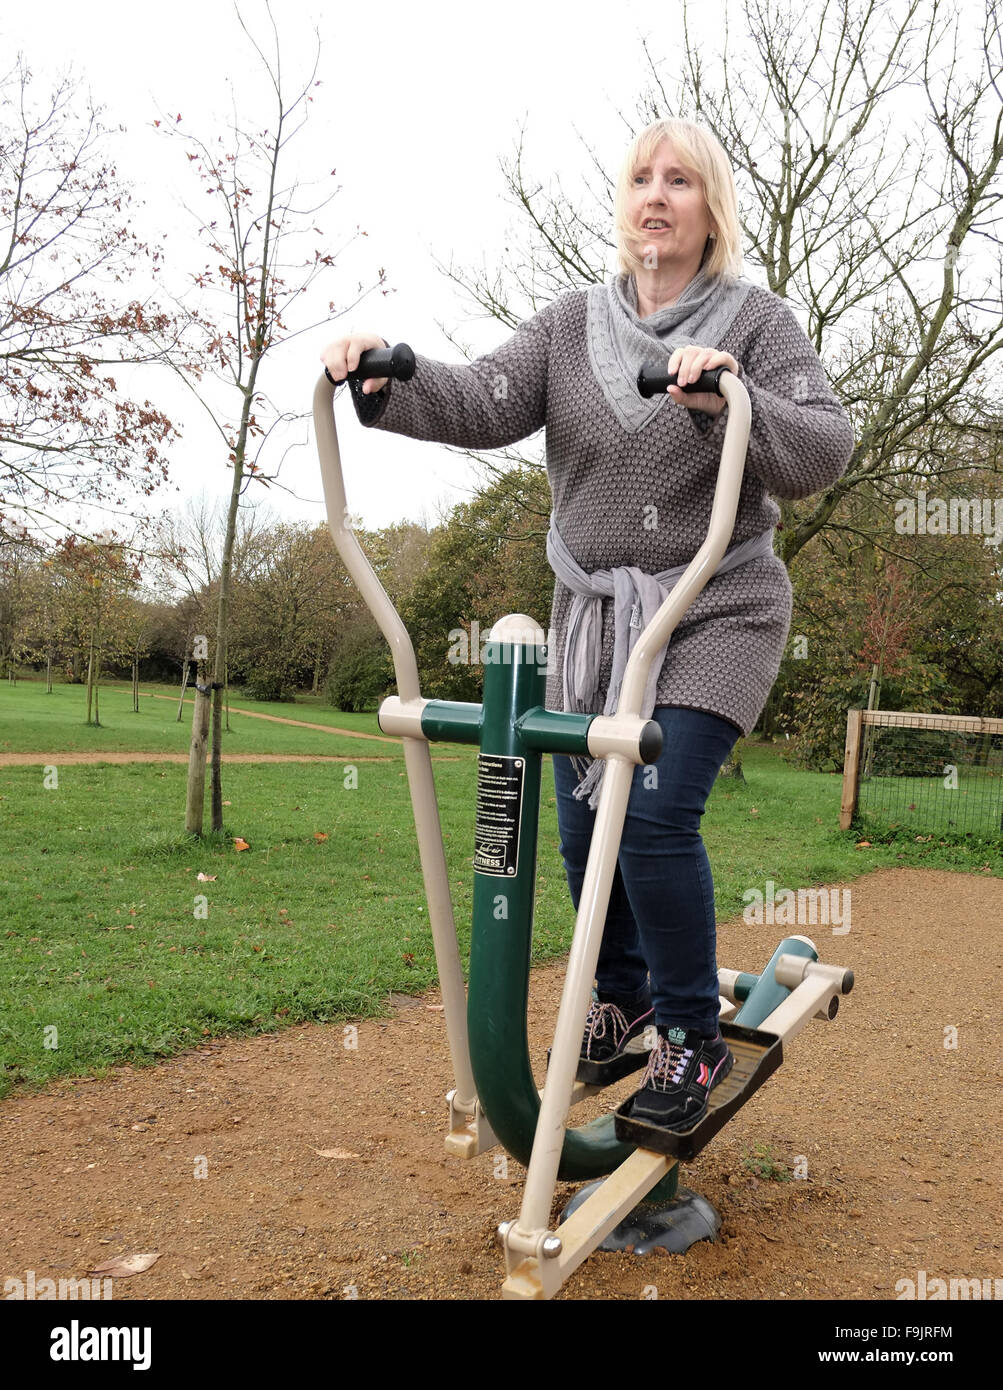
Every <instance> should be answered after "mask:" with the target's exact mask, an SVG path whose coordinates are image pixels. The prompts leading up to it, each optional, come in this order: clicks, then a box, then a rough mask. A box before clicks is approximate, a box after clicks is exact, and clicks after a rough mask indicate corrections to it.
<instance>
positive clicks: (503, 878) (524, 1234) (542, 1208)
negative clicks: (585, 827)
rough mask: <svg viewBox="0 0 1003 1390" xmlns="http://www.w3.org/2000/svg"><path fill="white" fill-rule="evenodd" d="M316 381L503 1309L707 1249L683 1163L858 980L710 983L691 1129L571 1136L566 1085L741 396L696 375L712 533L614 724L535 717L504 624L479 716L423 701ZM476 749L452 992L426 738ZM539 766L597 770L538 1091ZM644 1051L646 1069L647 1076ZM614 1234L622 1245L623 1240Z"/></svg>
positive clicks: (730, 974)
mask: <svg viewBox="0 0 1003 1390" xmlns="http://www.w3.org/2000/svg"><path fill="white" fill-rule="evenodd" d="M414 373H415V358H414V354H413V352H412V351H411V349H410V348H409V347H407V345H406V344H403V343H400V344H398V345H397V346H396V347H394V348H386V349H383V348H377V349H372V350H370V351H368V352H364V353H363V354H362V356H361V358H360V361H359V367H358V369H357V371H356V372H354V373H352V374H351V377H352V378H353V379H354V380H355V381H356V382H359V381H362V380H364V379H366V378H373V377H391V378H394V379H395V380H398V381H401V382H406V381H409V380H410V379H411V377H412V376H413V375H414ZM674 381H675V377H674V376H669V375H668V373H667V371H666V370H665V366H664V364H662V365H657V366H653V367H644V368H642V370H641V372H640V374H639V376H638V389H639V391H640V392H641V394H642V395H646V396H651V395H653V394H654V393H655V392H656V391H664V390H665V388H666V386H667V385H668V384H669V383H673V382H674ZM340 384H341V383H335V382H334V381H333V380H332V378H331V377H330V376H329V375H328V373H327V372H326V371H325V373H324V376H322V377H321V378H320V380H319V382H318V383H317V387H316V390H315V392H314V402H313V411H314V424H315V429H316V434H317V447H318V452H319V455H320V466H321V474H322V478H323V484H324V498H325V503H326V507H327V515H328V522H329V525H330V529H331V535H332V536H333V538H334V543H335V545H336V546H337V549H338V553H339V555H340V556H341V558H342V561H343V562H344V564H345V568H346V569H347V570H348V572H349V574H350V575H351V577H352V579H353V580H354V581H355V583H356V584H357V585H358V587H359V590H360V591H361V593H362V596H363V598H364V599H365V601H366V603H367V605H368V607H369V609H370V611H371V612H372V614H373V617H374V618H375V619H376V621H377V623H378V624H379V626H380V629H381V630H382V632H383V634H384V636H385V637H386V639H387V641H388V642H389V644H390V650H391V653H392V656H393V663H394V672H395V675H396V679H397V691H398V693H397V694H396V695H394V696H390V697H389V698H388V699H386V700H384V701H383V703H382V704H381V705H380V709H379V715H378V719H379V726H380V728H381V729H382V730H383V732H384V733H386V734H396V735H399V736H400V737H401V738H402V740H403V745H404V759H405V765H406V768H407V774H408V782H409V786H410V790H411V802H412V806H413V809H414V821H415V829H416V832H417V837H418V848H419V855H420V859H421V867H422V874H423V876H424V881H425V892H426V895H427V899H428V911H429V922H430V924H431V930H432V940H433V944H434V948H435V957H436V965H437V968H438V973H439V983H440V987H441V990H442V1002H443V1007H444V1014H445V1021H446V1030H447V1036H448V1041H449V1050H450V1055H451V1060H452V1066H453V1079H454V1084H453V1088H452V1090H450V1092H449V1094H448V1095H447V1097H446V1099H447V1104H448V1107H449V1129H448V1132H447V1134H446V1140H445V1142H446V1148H447V1150H448V1151H449V1152H450V1153H451V1154H454V1155H457V1156H458V1157H461V1158H472V1157H474V1156H475V1155H477V1154H480V1153H484V1152H485V1151H486V1150H488V1149H490V1148H492V1147H493V1146H494V1145H496V1144H501V1145H503V1146H504V1148H505V1149H506V1150H507V1151H508V1152H509V1154H511V1155H512V1156H513V1157H514V1158H516V1159H517V1160H518V1161H519V1162H520V1163H522V1164H524V1165H526V1167H527V1169H528V1171H527V1175H526V1185H525V1189H524V1193H523V1200H522V1209H521V1211H520V1213H519V1217H518V1219H517V1220H512V1221H506V1222H504V1223H503V1224H502V1225H501V1226H499V1236H500V1238H501V1241H502V1244H503V1246H504V1250H505V1264H506V1271H507V1277H506V1279H505V1281H504V1284H503V1286H502V1294H503V1297H505V1298H551V1297H553V1295H554V1294H555V1293H556V1292H557V1291H558V1289H559V1288H560V1287H561V1285H562V1284H563V1283H564V1281H565V1280H566V1279H567V1278H568V1276H569V1275H570V1274H571V1273H572V1272H573V1271H574V1270H575V1269H576V1268H577V1267H578V1265H580V1264H581V1263H582V1261H583V1260H585V1259H586V1258H587V1256H588V1255H589V1254H591V1252H592V1251H593V1250H595V1249H596V1248H597V1247H598V1246H600V1245H602V1244H603V1242H605V1241H607V1239H608V1238H609V1240H611V1241H612V1242H613V1244H612V1247H610V1246H609V1245H607V1246H605V1247H604V1248H622V1247H623V1245H625V1244H628V1243H629V1244H631V1245H632V1246H633V1247H634V1249H635V1251H636V1252H637V1253H643V1252H644V1250H645V1249H648V1248H651V1246H653V1245H655V1244H666V1245H668V1246H669V1248H672V1249H676V1250H684V1249H686V1248H687V1247H688V1245H690V1244H691V1243H692V1242H693V1240H695V1239H700V1238H703V1237H706V1236H713V1234H714V1233H715V1230H716V1226H717V1224H718V1223H717V1220H716V1213H714V1211H713V1208H711V1207H710V1206H709V1204H707V1203H705V1202H703V1199H702V1198H698V1197H696V1196H695V1194H690V1193H684V1192H681V1191H680V1189H679V1187H678V1174H679V1166H678V1165H679V1162H680V1160H682V1161H685V1160H688V1159H692V1158H694V1157H695V1156H696V1155H697V1154H698V1153H699V1152H700V1150H701V1149H702V1148H703V1147H704V1146H705V1145H706V1144H707V1143H708V1141H709V1140H710V1139H711V1138H712V1137H713V1136H714V1134H716V1133H717V1132H718V1131H719V1130H720V1129H721V1128H722V1126H723V1125H724V1124H725V1123H726V1122H727V1121H728V1120H729V1119H730V1118H731V1116H732V1115H733V1114H734V1113H735V1112H736V1111H737V1110H738V1109H739V1108H740V1107H741V1106H742V1105H743V1104H744V1103H745V1102H746V1101H747V1100H748V1099H749V1097H750V1096H751V1095H752V1094H753V1093H754V1092H755V1091H756V1090H757V1089H758V1087H759V1086H761V1085H762V1083H763V1081H765V1080H766V1078H767V1077H768V1076H769V1075H770V1074H771V1073H772V1072H773V1071H775V1070H776V1068H777V1067H778V1066H779V1065H780V1063H781V1060H782V1056H783V1048H784V1045H785V1044H787V1043H789V1042H790V1041H791V1039H793V1038H794V1037H795V1036H796V1035H797V1034H798V1033H799V1032H800V1031H801V1029H802V1028H803V1027H805V1025H806V1024H807V1023H808V1022H809V1020H810V1019H812V1018H819V1019H832V1018H834V1017H835V1015H836V1010H837V1008H838V1006H839V996H840V995H841V994H848V993H849V991H850V989H851V988H852V986H853V974H852V972H851V971H849V970H845V969H843V968H842V967H839V966H834V965H825V964H823V963H822V962H821V961H819V959H818V952H817V951H816V949H815V947H814V945H813V944H812V942H811V941H810V940H808V938H807V937H802V936H792V937H787V938H786V939H785V940H783V941H781V943H780V944H779V946H778V947H777V949H776V950H775V951H774V953H773V955H772V957H771V958H770V960H769V962H768V964H767V965H766V967H765V968H764V969H763V971H762V973H761V974H759V975H755V974H750V973H747V972H744V971H736V970H723V969H722V970H719V972H718V981H719V990H720V994H721V1020H722V1022H721V1031H722V1033H723V1034H724V1036H725V1038H726V1040H727V1042H728V1044H729V1046H730V1048H731V1050H732V1052H733V1054H734V1056H735V1065H734V1067H733V1068H732V1070H731V1072H730V1074H729V1075H728V1076H727V1078H725V1080H724V1081H722V1082H721V1083H720V1085H718V1086H717V1087H715V1089H714V1090H713V1091H712V1092H711V1095H710V1102H709V1108H708V1110H707V1113H706V1115H705V1116H704V1118H703V1119H702V1120H700V1121H699V1122H698V1123H697V1124H696V1125H695V1126H694V1128H693V1129H691V1130H689V1131H687V1132H686V1133H684V1134H672V1133H669V1132H667V1131H665V1130H662V1129H659V1128H658V1127H657V1126H653V1125H647V1124H644V1123H642V1122H640V1121H639V1120H636V1119H632V1118H631V1116H630V1114H629V1101H627V1102H624V1104H622V1105H621V1106H620V1107H619V1108H618V1110H617V1111H616V1113H615V1114H607V1115H604V1116H602V1117H601V1118H599V1119H598V1120H593V1121H592V1122H591V1123H589V1124H586V1125H584V1126H582V1127H581V1128H578V1129H573V1128H569V1127H568V1116H569V1113H570V1110H571V1108H572V1107H573V1106H574V1105H576V1104H578V1103H579V1102H580V1101H582V1100H584V1099H586V1098H587V1097H589V1096H593V1095H595V1094H597V1093H598V1092H599V1091H600V1090H601V1089H602V1088H601V1087H599V1086H595V1085H590V1084H587V1083H585V1082H582V1081H578V1080H576V1072H577V1070H578V1062H579V1053H580V1049H581V1040H582V1035H583V1033H584V1029H585V1018H586V1014H587V1011H588V1007H589V1001H590V997H591V991H592V984H593V980H594V977H595V970H596V963H597V961H598V958H599V948H600V944H601V941H602V932H603V926H604V923H605V920H606V911H607V907H608V904H609V895H610V889H611V886H612V882H613V875H614V872H615V868H616V861H617V854H618V851H619V845H620V838H621V835H622V833H623V823H624V818H625V816H626V811H627V803H628V798H629V794H630V789H631V784H632V779H633V775H634V768H635V767H637V766H639V765H642V764H646V763H653V762H655V761H657V759H658V757H659V755H660V753H661V749H662V731H661V727H660V725H659V724H658V723H657V721H655V720H644V719H642V718H641V716H640V712H639V711H640V708H641V700H642V698H643V694H644V690H645V686H646V682H647V677H648V671H649V669H650V666H651V662H652V659H653V658H654V656H655V654H656V653H657V652H658V651H659V650H660V649H661V648H662V646H664V644H665V643H666V642H667V641H668V640H669V638H670V636H671V634H672V632H673V631H674V630H675V628H676V626H677V624H678V623H679V621H680V619H681V617H682V615H683V614H684V613H685V611H686V610H687V608H688V607H689V606H690V604H691V603H692V602H693V601H694V599H695V598H696V597H697V596H698V594H699V593H700V592H701V590H702V589H703V588H704V586H705V584H706V583H707V582H708V580H709V579H710V578H711V577H712V576H713V574H714V572H715V570H716V569H717V566H718V564H719V562H720V560H721V558H722V556H723V555H724V552H725V550H726V549H727V546H728V543H729V540H730V538H731V535H732V532H733V530H734V526H735V515H736V512H737V509H738V497H739V490H740V488H741V483H742V475H743V473H744V470H745V455H746V449H747V447H748V439H749V428H750V423H751V408H750V404H749V396H748V393H747V391H746V390H745V387H744V386H743V385H742V383H741V382H740V381H739V380H738V378H737V377H735V376H734V375H733V374H732V373H730V372H728V371H727V370H726V369H725V368H717V369H715V370H714V371H711V372H705V373H704V374H703V375H702V376H701V377H700V378H699V380H698V381H696V382H694V383H692V384H691V385H689V386H687V387H686V388H685V389H686V390H688V391H714V392H716V393H717V394H719V395H721V396H723V397H724V399H725V400H726V401H727V404H728V421H727V428H726V431H725V438H724V443H723V446H722V452H721V463H720V467H719V470H718V477H717V484H716V488H715V492H714V501H713V505H712V508H711V517H710V524H709V528H708V532H707V536H706V539H705V540H704V542H703V544H702V545H701V547H700V549H699V550H698V551H697V553H696V555H695V556H694V557H693V559H692V561H691V562H690V564H689V566H688V567H687V569H686V571H685V573H684V574H683V575H682V577H681V578H680V579H679V581H678V582H677V583H676V584H675V586H674V587H673V588H672V589H671V591H670V592H669V593H668V594H667V596H666V598H665V601H664V603H663V604H662V606H661V607H660V608H659V610H658V612H657V613H656V615H655V617H654V618H653V619H652V620H651V622H650V623H649V624H648V626H647V628H646V629H645V630H644V631H643V632H642V633H641V634H640V636H639V637H638V639H637V641H636V643H635V646H634V649H633V651H632V652H631V654H630V658H629V660H628V662H627V667H626V670H625V672H624V677H623V685H622V689H621V694H620V700H619V704H618V709H617V712H616V714H615V715H612V716H609V717H607V716H604V715H599V714H582V713H578V714H572V713H564V712H559V711H556V710H548V709H546V708H544V699H545V695H546V669H547V661H548V648H547V641H546V638H545V635H544V633H543V631H542V630H541V628H540V627H539V626H538V624H537V623H536V622H535V621H534V620H533V619H532V618H530V617H527V616H526V615H525V614H521V613H514V614H513V613H510V614H508V615H506V616H505V617H503V618H501V619H500V620H499V621H498V622H496V623H495V624H494V626H493V627H492V629H491V631H490V633H489V634H488V637H487V640H486V643H485V649H484V656H483V660H484V691H483V693H484V698H483V703H482V704H472V703H466V702H462V701H454V700H429V699H425V698H424V697H423V696H422V694H421V691H420V689H419V685H418V667H417V663H416V661H415V655H414V647H413V646H412V643H411V639H410V637H409V636H408V634H407V631H406V630H405V628H404V625H403V623H402V621H401V618H400V615H399V614H398V613H397V611H396V609H395V608H394V606H393V604H392V603H391V602H390V599H389V598H388V596H387V594H386V592H385V590H384V589H383V586H382V585H381V584H380V582H379V580H378V578H377V577H376V574H375V572H374V571H373V568H372V566H371V565H370V563H369V561H368V560H367V559H366V556H365V554H364V553H363V551H362V549H361V547H360V545H359V543H358V540H357V539H356V537H355V535H354V533H353V531H352V529H351V526H350V523H349V513H348V507H347V503H346V499H345V485H344V479H343V476H342V470H341V457H340V453H339V449H338V435H337V429H336V426H335V420H334V391H335V387H336V385H340ZM443 741H445V742H451V743H471V744H476V745H477V746H478V748H479V750H480V751H479V753H478V758H477V808H476V825H475V831H474V854H473V868H474V894H473V924H472V934H471V945H470V972H469V983H468V986H467V988H466V989H465V988H464V981H463V972H462V969H461V966H460V957H459V949H458V946H457V939H456V927H455V923H454V919H453V904H452V899H451V896H450V891H449V881H448V874H447V868H446V856H445V851H444V848H443V841H442V830H441V826H440V822H439V814H438V803H437V800H436V794H435V782H434V777H433V772H432V761H431V755H430V752H429V744H430V743H436V742H443ZM544 753H565V754H576V755H583V756H585V755H587V756H590V757H592V758H605V759H606V762H607V766H606V769H605V773H604V777H603V786H602V792H601V796H600V800H599V806H598V810H597V813H596V821H595V827H594V830H593V835H592V842H591V847H590V851H589V857H588V863H587V867H586V871H585V880H584V883H583V886H582V893H581V899H580V903H579V909H578V915H577V920H576V924H575V931H574V937H573V940H572V945H571V952H570V956H569V958H568V966H567V972H566V975H565V980H564V989H563V993H562V996H561V1004H560V1010H559V1012H558V1017H557V1026H556V1031H555V1034H554V1041H553V1046H552V1048H551V1050H550V1056H549V1062H548V1066H547V1072H546V1085H545V1086H544V1088H543V1089H542V1090H538V1088H537V1086H536V1083H535V1081H534V1079H533V1070H532V1066H531V1063H530V1056H529V1045H528V1039H527V1030H526V1011H527V1003H528V993H529V968H530V953H531V943H532V929H533V905H534V896H535V883H536V845H537V829H538V822H539V808H540V780H541V764H542V758H543V754H544ZM645 1060H646V1055H640V1054H639V1056H638V1066H639V1067H640V1066H642V1065H643V1064H644V1062H645ZM581 1179H603V1181H601V1182H594V1183H593V1184H592V1185H591V1186H590V1187H588V1188H586V1189H585V1190H584V1192H580V1193H578V1194H577V1195H576V1197H575V1199H574V1201H573V1202H572V1203H571V1204H570V1205H569V1207H568V1208H567V1209H566V1210H565V1213H564V1217H565V1219H564V1220H563V1221H562V1222H561V1223H560V1224H559V1225H558V1227H557V1229H556V1230H551V1229H550V1214H551V1207H552V1203H553V1197H554V1189H555V1185H556V1183H557V1182H558V1181H576V1180H581ZM618 1229H619V1231H620V1236H619V1241H617V1236H616V1232H617V1230H618Z"/></svg>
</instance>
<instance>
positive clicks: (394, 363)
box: [324, 343, 415, 386]
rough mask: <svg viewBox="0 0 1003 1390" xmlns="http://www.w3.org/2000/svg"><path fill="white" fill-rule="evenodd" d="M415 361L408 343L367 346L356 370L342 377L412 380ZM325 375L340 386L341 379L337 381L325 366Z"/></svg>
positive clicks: (333, 384)
mask: <svg viewBox="0 0 1003 1390" xmlns="http://www.w3.org/2000/svg"><path fill="white" fill-rule="evenodd" d="M414 370H415V361H414V353H413V352H412V351H411V349H410V348H409V347H408V345H407V343H398V344H397V345H396V346H395V347H382V348H367V349H366V351H365V352H363V353H362V354H361V355H360V356H359V365H358V366H357V367H356V369H355V371H354V372H349V373H348V376H347V377H342V379H341V380H342V381H368V380H370V379H371V378H373V377H379V376H388V377H392V378H393V379H394V381H410V380H411V378H412V377H413V376H414ZM324 372H325V375H326V376H327V379H328V381H329V382H330V383H331V385H332V386H340V385H341V381H335V379H334V377H333V376H332V375H331V373H330V372H329V371H328V370H327V368H326V367H325V368H324Z"/></svg>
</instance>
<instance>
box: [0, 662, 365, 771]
mask: <svg viewBox="0 0 1003 1390" xmlns="http://www.w3.org/2000/svg"><path fill="white" fill-rule="evenodd" d="M141 690H142V691H143V692H149V693H148V694H141V695H140V701H139V706H140V707H139V713H138V714H137V713H135V711H134V710H133V708H132V689H131V686H130V685H129V684H128V683H126V682H116V683H114V684H112V685H109V686H107V687H105V686H102V687H101V691H100V713H101V726H100V727H98V728H95V727H93V726H88V725H87V723H86V722H85V720H86V714H87V696H86V692H85V690H84V688H83V686H79V685H55V686H54V687H53V689H52V693H51V694H46V691H45V683H44V681H38V680H35V681H24V680H19V681H18V683H17V685H15V686H11V685H8V684H7V683H6V682H3V683H0V753H48V752H60V753H84V752H91V753H101V752H105V753H124V752H138V753H187V752H188V745H189V743H190V742H191V731H192V708H193V706H192V700H191V697H190V696H189V697H187V700H186V703H185V707H184V710H183V712H182V716H181V722H180V723H179V722H178V718H177V714H178V696H179V694H180V690H179V688H178V687H176V686H175V687H171V686H167V685H148V684H144V685H143V686H142V687H141ZM155 695H167V696H170V697H171V698H170V699H156V698H153V697H154V696H155ZM238 707H239V708H241V709H247V710H251V711H253V712H254V713H258V714H273V715H278V716H279V717H280V718H282V719H299V720H303V721H304V722H306V723H310V724H326V725H329V726H330V727H331V728H332V729H335V728H337V729H351V730H359V731H361V732H364V733H372V734H379V733H380V729H379V725H378V724H377V722H376V715H375V714H344V713H342V712H341V711H340V710H335V709H332V708H331V706H330V705H326V704H323V703H321V701H320V700H319V699H318V698H311V697H305V698H304V699H303V700H302V701H299V700H298V701H297V702H296V704H270V703H268V702H264V701H262V702H259V701H257V700H244V699H241V698H239V697H238V696H236V695H233V696H231V699H230V710H231V713H230V732H229V733H228V734H226V735H225V739H224V752H225V753H301V754H303V753H305V754H310V753H313V754H323V755H326V756H334V757H341V756H343V755H344V754H345V753H346V752H348V751H349V750H351V749H354V750H355V751H356V752H357V753H358V754H359V756H360V757H361V756H363V755H364V754H365V755H368V756H369V757H381V756H385V755H386V753H387V752H388V751H391V752H392V751H393V750H392V745H381V744H379V743H373V742H372V741H371V740H355V739H351V738H345V737H344V736H343V735H341V734H337V733H333V732H332V733H325V732H324V731H323V730H319V729H299V728H296V727H294V726H291V725H287V724H275V723H272V722H271V721H270V720H266V719H254V718H250V717H248V715H245V714H239V713H237V708H238Z"/></svg>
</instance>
